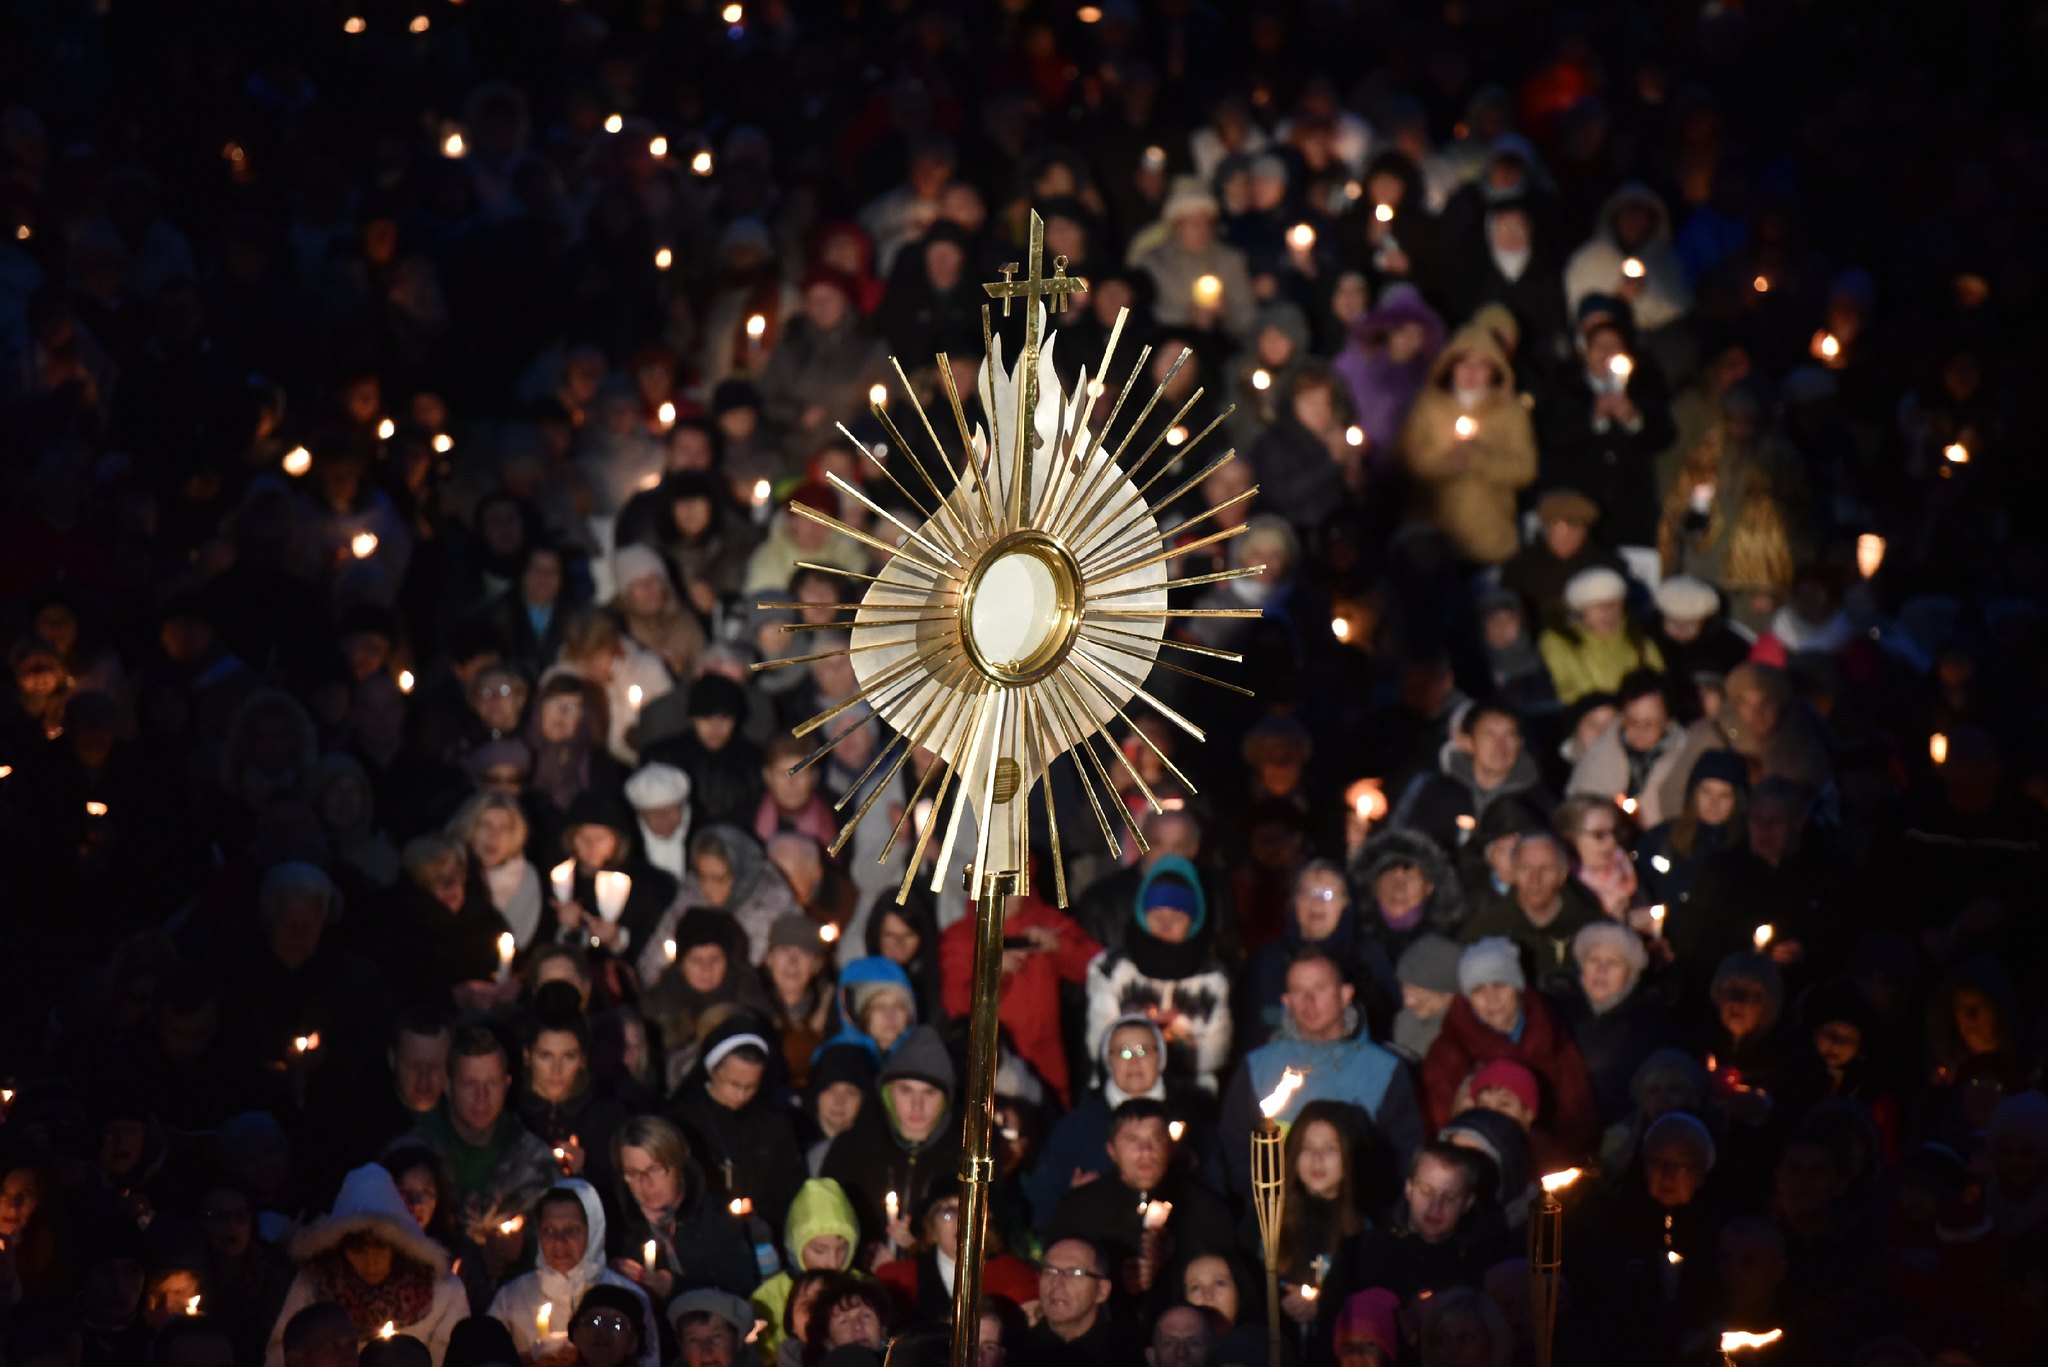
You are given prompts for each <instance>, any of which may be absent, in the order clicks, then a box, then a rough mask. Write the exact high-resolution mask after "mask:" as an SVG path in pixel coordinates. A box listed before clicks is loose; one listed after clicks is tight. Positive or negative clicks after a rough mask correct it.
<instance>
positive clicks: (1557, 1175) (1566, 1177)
mask: <svg viewBox="0 0 2048 1367" xmlns="http://www.w3.org/2000/svg"><path fill="white" fill-rule="evenodd" d="M1583 1175H1584V1174H1583V1171H1582V1170H1581V1169H1579V1168H1566V1169H1565V1170H1564V1171H1563V1172H1547V1173H1545V1174H1543V1190H1544V1192H1545V1193H1546V1194H1547V1195H1550V1196H1555V1195H1557V1193H1559V1192H1561V1191H1563V1190H1564V1189H1565V1188H1566V1187H1568V1186H1570V1185H1571V1184H1572V1183H1574V1182H1576V1181H1578V1180H1579V1178H1580V1177H1581V1176H1583Z"/></svg>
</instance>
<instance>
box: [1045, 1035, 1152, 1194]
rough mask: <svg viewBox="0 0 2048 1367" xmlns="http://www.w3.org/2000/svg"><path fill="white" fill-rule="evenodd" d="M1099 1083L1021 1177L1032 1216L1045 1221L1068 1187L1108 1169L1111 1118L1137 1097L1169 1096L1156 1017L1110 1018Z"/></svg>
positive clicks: (1057, 1124) (1055, 1130) (1058, 1124)
mask: <svg viewBox="0 0 2048 1367" xmlns="http://www.w3.org/2000/svg"><path fill="white" fill-rule="evenodd" d="M1099 1066H1100V1068H1101V1071H1102V1077H1103V1082H1102V1085H1101V1086H1100V1087H1098V1088H1096V1089H1095V1090H1093V1091H1091V1092H1089V1093H1088V1094H1087V1095H1086V1096H1084V1097H1082V1098H1081V1099H1080V1100H1079V1101H1077V1102H1075V1103H1074V1107H1073V1109H1072V1110H1069V1111H1068V1112H1067V1113H1066V1114H1065V1115H1062V1116H1061V1117H1060V1118H1059V1120H1058V1121H1057V1122H1055V1124H1054V1125H1053V1128H1052V1133H1051V1134H1050V1135H1048V1136H1047V1137H1046V1140H1045V1144H1044V1146H1043V1147H1042V1148H1041V1149H1040V1150H1039V1154H1038V1161H1037V1164H1036V1165H1035V1167H1034V1168H1033V1170H1032V1173H1031V1176H1030V1178H1029V1179H1028V1180H1027V1182H1026V1183H1025V1186H1026V1190H1027V1192H1028V1193H1029V1195H1030V1198H1031V1208H1032V1214H1033V1217H1034V1220H1035V1222H1036V1223H1037V1224H1038V1225H1039V1226H1041V1227H1043V1226H1045V1225H1046V1224H1048V1223H1049V1222H1050V1221H1051V1220H1052V1217H1053V1213H1054V1211H1056V1210H1057V1209H1058V1207H1059V1203H1060V1200H1061V1198H1063V1197H1064V1196H1065V1195H1066V1194H1067V1192H1068V1191H1069V1190H1070V1189H1072V1188H1074V1187H1077V1186H1080V1185H1082V1184H1084V1183H1086V1182H1090V1181H1093V1180H1094V1179H1095V1178H1097V1177H1100V1176H1102V1175H1104V1174H1106V1173H1107V1172H1109V1170H1110V1162H1109V1122H1110V1117H1111V1116H1112V1115H1113V1114H1114V1113H1115V1112H1116V1110H1117V1108H1118V1107H1120V1106H1122V1105H1123V1104H1124V1103H1125V1102H1126V1101H1129V1100H1131V1099H1133V1098H1135V1097H1146V1098H1150V1099H1152V1100H1155V1101H1164V1100H1166V1098H1167V1086H1166V1076H1165V1074H1166V1036H1165V1034H1164V1032H1163V1031H1161V1030H1160V1028H1159V1023H1158V1021H1156V1020H1154V1019H1153V1018H1152V1017H1151V1016H1150V1015H1147V1014H1145V1013H1143V1012H1132V1013H1129V1014H1126V1015H1122V1016H1119V1017H1117V1018H1116V1019H1115V1020H1114V1021H1111V1022H1110V1024H1109V1028H1108V1029H1107V1030H1105V1031H1103V1033H1102V1045H1101V1049H1100V1054H1099Z"/></svg>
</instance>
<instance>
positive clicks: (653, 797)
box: [626, 764, 690, 812]
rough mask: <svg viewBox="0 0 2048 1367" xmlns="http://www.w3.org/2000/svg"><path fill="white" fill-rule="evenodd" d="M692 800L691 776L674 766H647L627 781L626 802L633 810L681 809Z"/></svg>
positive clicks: (636, 771)
mask: <svg viewBox="0 0 2048 1367" xmlns="http://www.w3.org/2000/svg"><path fill="white" fill-rule="evenodd" d="M689 800H690V776H689V775H688V774H686V773H684V772H683V771H682V770H680V769H678V768H676V767H675V766H674V765H673V764H645V765H642V766H641V767H640V768H638V769H636V770H634V772H633V777H631V778H629V779H627V780H626V801H627V802H629V803H631V804H632V805H633V810H635V811H639V812H644V811H646V810H647V809H648V808H650V807H680V806H682V805H683V804H684V803H685V802H688V801H689Z"/></svg>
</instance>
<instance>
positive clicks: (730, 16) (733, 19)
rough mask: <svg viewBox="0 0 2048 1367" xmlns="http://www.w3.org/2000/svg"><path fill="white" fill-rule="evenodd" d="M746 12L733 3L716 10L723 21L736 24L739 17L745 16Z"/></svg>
mask: <svg viewBox="0 0 2048 1367" xmlns="http://www.w3.org/2000/svg"><path fill="white" fill-rule="evenodd" d="M746 13H747V12H746V11H745V10H743V9H741V8H740V7H739V6H738V5H736V4H734V5H727V6H726V7H725V8H724V9H722V10H720V11H719V12H718V17H719V18H721V19H723V20H725V22H726V23H728V24H737V23H738V22H739V21H740V20H741V19H743V18H745V17H746Z"/></svg>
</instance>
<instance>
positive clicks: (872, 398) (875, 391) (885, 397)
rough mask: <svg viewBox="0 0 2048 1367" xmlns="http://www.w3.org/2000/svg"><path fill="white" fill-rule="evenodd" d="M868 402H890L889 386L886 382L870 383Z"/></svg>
mask: <svg viewBox="0 0 2048 1367" xmlns="http://www.w3.org/2000/svg"><path fill="white" fill-rule="evenodd" d="M868 402H869V403H871V404H886V403H887V402H889V386H887V385H885V384H871V385H869V386H868Z"/></svg>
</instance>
